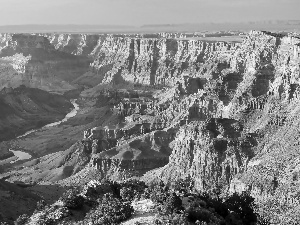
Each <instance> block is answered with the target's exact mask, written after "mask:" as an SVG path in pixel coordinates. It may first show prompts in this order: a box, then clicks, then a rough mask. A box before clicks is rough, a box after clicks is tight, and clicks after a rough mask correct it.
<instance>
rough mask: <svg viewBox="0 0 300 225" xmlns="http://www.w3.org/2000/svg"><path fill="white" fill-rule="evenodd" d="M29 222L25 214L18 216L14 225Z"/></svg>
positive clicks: (22, 224) (23, 224)
mask: <svg viewBox="0 0 300 225" xmlns="http://www.w3.org/2000/svg"><path fill="white" fill-rule="evenodd" d="M28 220H29V216H28V215H26V214H23V215H20V216H19V217H18V219H17V220H16V221H15V225H25V224H26V223H27V222H28Z"/></svg>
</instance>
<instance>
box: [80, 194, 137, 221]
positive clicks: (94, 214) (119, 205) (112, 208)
mask: <svg viewBox="0 0 300 225" xmlns="http://www.w3.org/2000/svg"><path fill="white" fill-rule="evenodd" d="M132 213H133V208H132V206H131V205H130V204H129V203H125V202H123V201H121V200H120V199H118V198H116V197H114V196H113V195H112V194H105V195H104V196H103V198H102V199H99V205H98V206H97V207H96V208H95V209H93V210H91V211H90V212H89V213H88V214H87V215H86V218H85V223H87V224H93V225H98V224H99V225H100V224H101V225H102V224H107V225H112V224H117V223H120V222H122V221H124V220H126V219H127V218H129V217H130V216H131V215H132Z"/></svg>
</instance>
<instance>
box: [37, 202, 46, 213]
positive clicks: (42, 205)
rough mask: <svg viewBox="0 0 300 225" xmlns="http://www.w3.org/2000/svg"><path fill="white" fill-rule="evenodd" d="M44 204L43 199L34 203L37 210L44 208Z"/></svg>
mask: <svg viewBox="0 0 300 225" xmlns="http://www.w3.org/2000/svg"><path fill="white" fill-rule="evenodd" d="M45 206H46V202H45V200H40V201H38V202H37V203H36V209H37V210H38V211H41V210H43V209H45Z"/></svg>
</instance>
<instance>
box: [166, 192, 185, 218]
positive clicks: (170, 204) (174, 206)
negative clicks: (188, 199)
mask: <svg viewBox="0 0 300 225" xmlns="http://www.w3.org/2000/svg"><path fill="white" fill-rule="evenodd" d="M164 206H165V211H166V213H170V214H172V213H173V212H175V211H178V210H181V209H182V200H181V198H180V197H178V196H177V195H176V194H175V193H172V194H171V195H169V196H168V197H167V199H166V203H165V204H164Z"/></svg>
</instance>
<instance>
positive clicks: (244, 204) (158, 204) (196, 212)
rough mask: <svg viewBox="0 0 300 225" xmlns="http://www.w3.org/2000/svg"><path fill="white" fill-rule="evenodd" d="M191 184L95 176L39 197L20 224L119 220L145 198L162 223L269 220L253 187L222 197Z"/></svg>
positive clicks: (218, 224)
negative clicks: (56, 195) (54, 197)
mask: <svg viewBox="0 0 300 225" xmlns="http://www.w3.org/2000/svg"><path fill="white" fill-rule="evenodd" d="M187 186H188V185H184V184H183V182H182V181H179V182H176V183H175V184H173V185H168V186H167V185H165V184H164V183H163V182H159V183H156V184H152V185H151V186H147V185H145V183H144V182H142V181H138V180H128V181H124V182H112V181H109V180H102V181H101V182H99V181H91V182H89V183H87V184H85V185H84V186H83V187H77V188H71V189H69V190H67V191H66V192H65V193H64V194H63V195H62V196H61V198H60V199H59V200H58V201H57V202H55V203H54V204H52V205H47V204H46V203H45V202H44V201H43V200H42V201H39V202H38V204H37V207H36V210H35V212H34V213H33V215H31V216H29V215H21V216H20V217H19V218H18V219H17V220H16V221H15V224H16V225H25V224H41V225H42V224H45V225H51V224H80V225H81V224H82V225H83V224H91V225H102V224H107V225H115V224H120V223H121V222H122V221H125V220H127V219H129V218H130V217H132V215H133V214H134V209H133V207H132V203H133V202H134V201H139V200H143V199H149V200H151V201H152V202H153V203H154V204H155V207H154V208H153V213H155V215H156V217H155V219H154V220H153V224H156V225H164V224H174V225H177V224H182V225H185V224H186V225H189V224H201V225H214V224H215V225H231V224H232V225H243V224H244V225H251V224H259V225H265V224H269V223H268V222H267V221H264V220H263V219H262V218H259V216H258V214H257V213H256V206H255V204H254V198H252V197H251V196H250V195H249V194H248V193H247V192H243V193H241V194H237V193H235V194H233V195H230V196H225V197H221V196H219V195H218V192H217V191H216V190H214V191H212V192H211V193H199V192H196V191H191V190H190V188H187ZM2 224H5V223H2ZM135 224H140V223H139V222H136V223H135Z"/></svg>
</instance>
